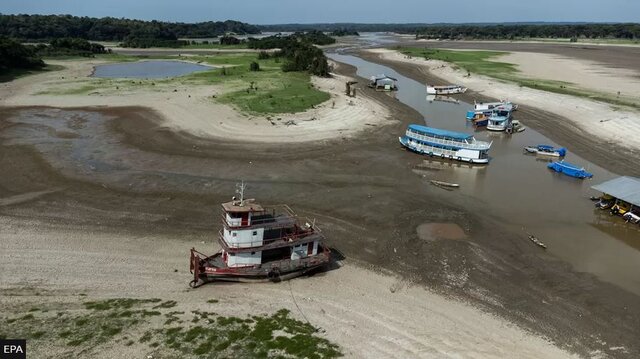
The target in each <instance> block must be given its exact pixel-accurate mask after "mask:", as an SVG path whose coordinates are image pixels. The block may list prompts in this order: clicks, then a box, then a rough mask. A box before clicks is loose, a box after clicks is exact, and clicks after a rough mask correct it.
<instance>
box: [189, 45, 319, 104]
mask: <svg viewBox="0 0 640 359" xmlns="http://www.w3.org/2000/svg"><path fill="white" fill-rule="evenodd" d="M196 60H197V61H201V62H205V63H208V64H210V65H214V66H215V65H219V66H228V67H224V68H221V69H216V70H213V71H205V72H198V73H194V74H191V75H188V76H185V78H184V81H185V82H192V83H196V84H197V83H199V84H219V83H224V85H225V88H226V89H228V91H227V92H225V93H224V94H223V95H221V96H220V97H219V98H218V101H220V102H222V103H228V104H231V105H233V106H235V107H237V108H238V109H239V110H241V111H245V112H248V113H251V114H277V113H295V112H301V111H305V110H308V109H309V108H311V107H313V106H316V105H319V104H321V103H322V102H325V101H327V100H329V98H330V95H329V94H328V93H326V92H322V91H320V90H318V89H316V88H314V87H313V85H312V84H311V76H310V75H309V74H308V73H305V72H283V71H282V69H281V62H280V61H281V60H280V59H278V58H268V59H258V58H257V54H229V55H218V56H211V57H198V58H197V59H196ZM252 62H256V63H258V64H259V68H260V70H259V71H251V70H250V66H251V63H252Z"/></svg>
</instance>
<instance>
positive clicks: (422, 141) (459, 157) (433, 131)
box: [399, 125, 491, 163]
mask: <svg viewBox="0 0 640 359" xmlns="http://www.w3.org/2000/svg"><path fill="white" fill-rule="evenodd" d="M399 141H400V143H401V144H402V145H403V146H405V147H406V148H408V149H410V150H411V151H414V152H417V153H421V154H425V155H429V156H431V157H440V158H442V159H449V160H456V161H464V162H469V163H488V162H489V155H488V152H489V148H491V143H490V142H484V141H477V140H476V139H475V138H474V137H473V136H472V135H469V134H466V133H462V132H453V131H447V130H441V129H438V128H433V127H427V126H421V125H409V127H408V128H407V132H406V133H405V135H404V136H402V137H399Z"/></svg>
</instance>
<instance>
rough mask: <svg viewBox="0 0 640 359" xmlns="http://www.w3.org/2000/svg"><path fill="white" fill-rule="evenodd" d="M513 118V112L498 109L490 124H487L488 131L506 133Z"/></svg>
mask: <svg viewBox="0 0 640 359" xmlns="http://www.w3.org/2000/svg"><path fill="white" fill-rule="evenodd" d="M511 120H512V116H511V111H509V110H502V109H497V110H494V111H493V112H492V113H491V116H489V122H488V123H487V130H489V131H505V130H506V129H507V127H509V125H510V124H511Z"/></svg>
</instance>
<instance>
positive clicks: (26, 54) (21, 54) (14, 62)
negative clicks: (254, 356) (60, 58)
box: [0, 36, 44, 74]
mask: <svg viewBox="0 0 640 359" xmlns="http://www.w3.org/2000/svg"><path fill="white" fill-rule="evenodd" d="M41 67H44V62H43V61H42V59H41V58H40V57H39V56H38V55H37V54H36V49H35V47H32V46H24V45H22V44H21V43H19V42H18V41H16V40H14V39H10V38H8V37H6V36H0V74H4V73H7V72H9V71H11V70H14V69H37V68H41Z"/></svg>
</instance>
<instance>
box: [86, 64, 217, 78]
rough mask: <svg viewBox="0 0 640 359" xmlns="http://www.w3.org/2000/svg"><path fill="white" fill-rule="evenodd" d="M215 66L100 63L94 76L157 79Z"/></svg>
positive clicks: (209, 68) (210, 68)
mask: <svg viewBox="0 0 640 359" xmlns="http://www.w3.org/2000/svg"><path fill="white" fill-rule="evenodd" d="M214 68H215V67H212V66H205V65H200V64H194V63H190V62H183V61H139V62H124V63H117V64H107V65H99V66H96V67H95V70H94V72H93V75H92V76H93V77H102V78H135V79H157V78H166V77H177V76H184V75H188V74H190V73H194V72H199V71H207V70H212V69H214Z"/></svg>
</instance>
